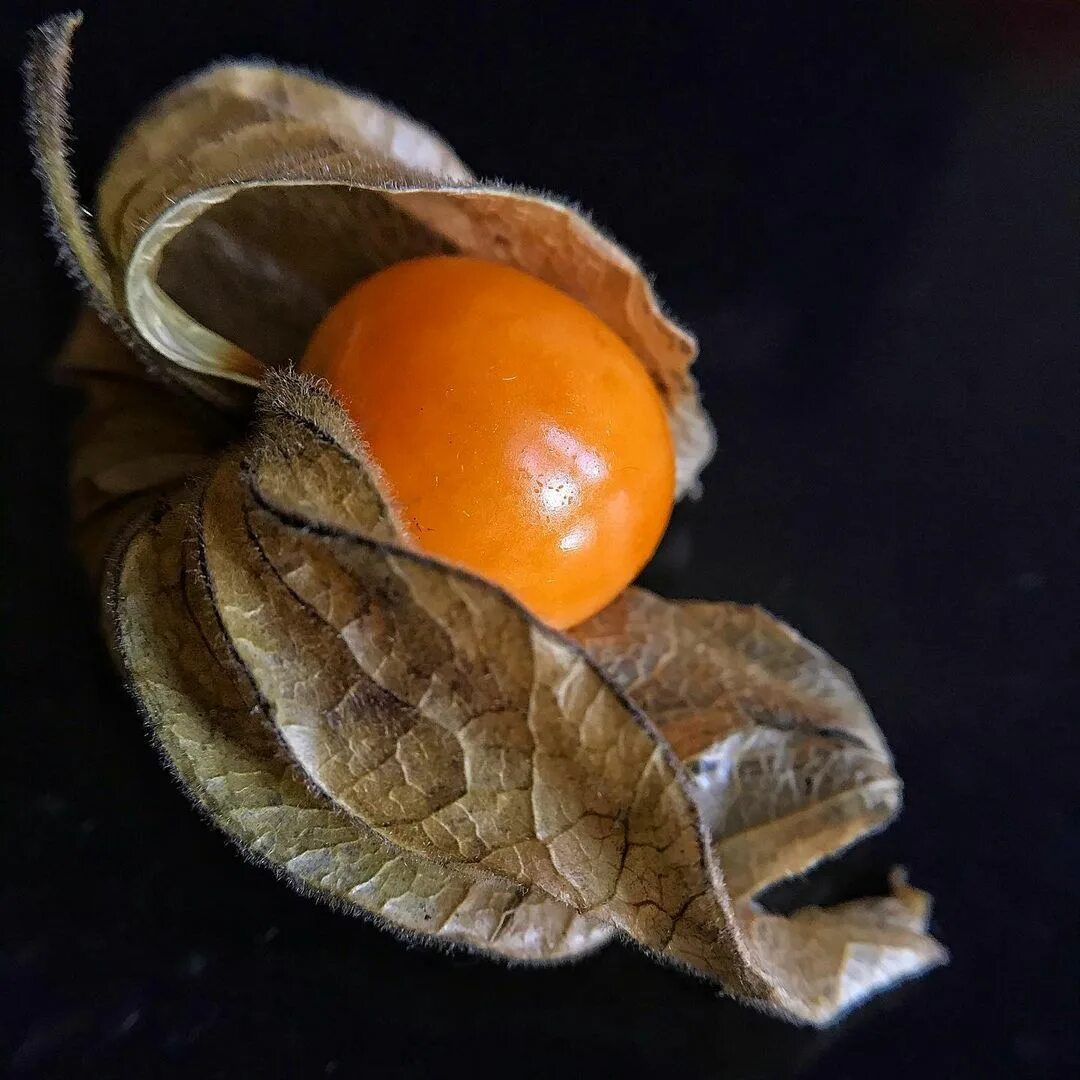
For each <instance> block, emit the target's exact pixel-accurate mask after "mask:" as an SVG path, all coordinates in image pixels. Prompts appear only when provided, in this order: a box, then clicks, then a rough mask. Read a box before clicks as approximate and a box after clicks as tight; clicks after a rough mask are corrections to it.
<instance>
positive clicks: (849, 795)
mask: <svg viewBox="0 0 1080 1080" xmlns="http://www.w3.org/2000/svg"><path fill="white" fill-rule="evenodd" d="M73 28H74V23H73V22H72V21H70V20H69V21H63V20H60V21H56V22H54V23H51V24H48V25H47V26H46V27H44V28H42V30H41V31H40V32H39V38H38V47H37V50H36V52H35V55H34V58H33V59H32V60H31V62H30V64H29V66H28V71H29V73H30V93H31V95H32V97H33V98H34V99H35V101H36V102H37V104H36V105H35V109H36V112H35V116H36V123H35V128H34V130H35V133H36V138H37V151H38V154H39V157H40V160H41V165H40V171H41V174H42V177H43V180H44V182H45V186H46V190H47V192H48V193H49V196H50V200H51V204H52V205H53V206H54V207H55V208H56V209H55V217H56V220H57V223H58V226H57V227H58V228H59V229H60V230H61V231H62V232H63V233H64V235H65V237H66V242H67V243H68V245H69V246H70V249H71V251H72V253H73V259H74V260H75V262H76V263H77V264H78V265H79V266H80V267H81V268H82V273H83V274H84V275H85V277H86V279H87V281H88V282H89V288H90V295H91V299H92V300H93V302H94V304H95V306H96V307H97V308H98V310H99V313H103V314H104V315H105V317H106V318H107V319H108V321H110V322H111V324H112V325H113V327H114V331H115V332H113V331H108V330H106V329H105V328H104V327H102V326H101V325H100V322H99V321H98V319H97V318H95V317H94V316H91V315H85V316H84V317H83V319H82V320H81V322H80V324H79V326H78V327H77V328H76V330H75V332H74V334H73V336H72V338H71V340H70V341H69V343H68V346H67V347H66V349H65V354H64V364H63V366H64V370H65V371H66V372H68V373H69V374H70V375H71V376H72V377H73V378H75V379H77V380H78V381H79V382H80V383H81V384H83V385H85V386H86V387H87V388H88V391H89V395H90V407H89V409H88V413H87V416H86V418H85V419H84V422H83V424H82V425H81V427H80V429H79V431H78V432H77V437H76V451H75V458H74V463H73V497H74V505H75V514H76V525H77V537H78V540H79V545H80V549H81V551H82V554H83V556H84V558H85V560H86V562H87V564H88V566H89V567H90V569H91V572H92V573H93V574H94V575H95V577H96V578H98V579H99V580H100V581H101V582H102V588H103V596H104V598H105V606H104V610H105V614H106V621H107V624H108V627H109V629H110V635H111V639H112V642H113V645H114V648H115V652H116V656H117V660H118V662H119V664H120V666H121V669H122V670H123V671H124V673H125V675H126V677H127V679H128V681H129V683H130V685H131V687H132V690H133V692H134V694H135V697H136V699H137V700H138V702H139V704H140V707H141V709H142V711H143V714H144V716H145V719H146V722H147V724H148V726H149V728H150V730H151V732H152V734H153V737H154V739H155V741H156V743H157V745H158V746H159V747H160V749H161V751H162V753H163V754H164V756H165V758H166V760H167V761H168V762H169V764H170V765H171V767H172V768H173V770H174V772H175V773H176V775H177V776H178V777H179V779H180V780H181V782H182V783H183V785H184V787H185V788H186V789H187V790H188V791H189V792H190V793H191V795H192V797H193V798H194V799H195V800H196V802H197V803H198V804H199V805H200V806H201V807H202V808H203V809H204V810H205V811H206V812H207V814H208V815H209V816H210V817H211V818H212V819H213V820H214V821H215V822H216V823H217V824H218V825H219V826H220V827H221V828H222V829H223V830H224V831H225V832H226V833H227V834H229V835H230V836H231V837H232V838H233V839H234V840H235V841H236V842H237V843H238V844H239V845H240V846H241V847H242V848H243V849H244V850H245V851H247V852H249V853H250V854H252V855H253V856H255V857H258V858H260V859H262V860H264V861H265V862H267V863H268V864H270V865H271V866H272V867H274V868H275V869H276V870H277V871H278V872H279V873H280V874H282V876H283V877H285V879H286V880H288V881H289V882H291V883H292V884H294V885H296V886H297V887H299V888H302V889H304V890H306V891H309V892H313V893H316V894H318V895H321V896H324V897H326V898H329V899H331V900H333V901H335V902H337V903H339V904H340V905H342V906H344V907H347V908H349V909H350V910H357V911H362V912H366V913H368V914H370V915H373V916H375V917H376V918H378V919H380V920H382V921H383V922H385V923H386V924H388V925H389V926H391V927H394V928H396V929H398V930H399V931H401V932H403V933H406V934H409V935H415V936H418V937H422V938H427V939H431V940H434V941H442V942H447V943H453V944H459V945H464V946H466V947H469V948H473V949H477V950H480V951H483V952H485V953H488V954H491V955H495V956H499V957H502V958H504V959H508V960H513V961H522V962H546V961H556V960H562V959H566V958H571V957H574V956H578V955H581V954H582V953H585V952H587V951H589V950H590V949H593V948H596V947H597V946H599V945H600V944H602V943H603V942H604V941H606V940H608V938H610V937H611V936H612V935H613V934H620V935H622V936H623V937H625V938H628V939H632V940H634V941H636V942H637V943H638V944H640V945H641V946H642V947H643V948H645V949H647V950H648V951H649V952H651V953H652V954H654V955H656V956H657V957H658V958H660V959H662V960H665V961H668V962H671V963H675V964H678V965H681V966H683V967H687V968H689V969H691V970H693V971H695V972H697V973H699V974H701V975H704V976H706V977H708V978H710V979H712V980H714V981H716V982H717V983H718V984H719V985H721V986H722V987H723V988H724V989H725V990H726V991H728V992H729V993H732V994H734V995H736V996H738V997H740V998H742V999H744V1000H746V1001H748V1002H751V1003H753V1004H756V1005H758V1006H759V1007H762V1008H765V1009H769V1010H771V1011H774V1012H776V1013H778V1014H780V1015H783V1016H785V1017H787V1018H789V1019H792V1020H797V1021H802V1022H810V1023H817V1024H824V1023H828V1022H830V1021H832V1020H833V1019H835V1018H836V1017H837V1016H838V1015H840V1014H841V1013H842V1012H843V1011H844V1010H845V1009H847V1008H849V1007H851V1006H852V1005H854V1004H856V1003H857V1002H858V1001H860V1000H861V999H862V998H864V997H865V996H866V995H868V994H870V993H873V992H875V991H877V990H880V989H882V988H884V987H886V986H888V985H891V984H892V983H893V982H895V981H896V980H897V979H899V978H903V977H906V976H909V975H913V974H915V973H917V972H920V971H922V970H925V969H926V968H928V967H931V966H933V965H935V964H937V963H940V962H942V961H943V960H944V958H945V954H944V951H943V950H942V948H941V946H940V945H938V943H937V942H936V941H934V940H933V938H931V937H930V936H929V935H928V934H927V933H926V924H927V919H928V915H929V902H928V898H927V897H926V895H925V894H924V893H921V892H919V891H918V890H915V889H912V888H911V887H910V886H908V885H907V884H906V881H905V880H904V879H903V877H902V875H899V874H896V875H894V877H893V880H892V881H891V884H890V889H891V891H890V895H888V896H886V897H877V898H870V899H866V900H860V901H854V902H852V903H849V904H844V905H839V906H836V907H832V908H824V909H823V908H807V909H804V910H802V911H798V912H796V913H795V914H794V915H791V916H789V917H781V916H778V915H773V914H769V913H767V912H766V911H764V910H763V909H762V908H761V907H760V906H759V905H758V904H757V903H756V902H755V896H757V895H758V894H759V893H760V892H761V890H762V889H764V888H765V887H766V886H768V885H769V884H771V883H773V882H775V881H778V880H780V879H782V878H784V877H788V876H791V875H794V874H799V873H802V872H803V871H805V870H806V869H808V868H809V867H811V866H812V865H814V864H815V863H817V862H818V861H820V860H821V859H823V858H825V857H826V856H828V855H831V854H833V853H835V852H837V851H839V850H840V849H842V848H843V847H845V846H846V845H848V844H850V843H852V842H853V841H855V840H856V839H858V838H859V837H861V836H864V835H866V834H867V833H869V832H871V831H873V830H875V829H879V828H881V827H882V826H883V825H884V824H886V823H887V822H888V820H890V818H891V817H892V816H893V815H894V814H895V813H896V812H897V810H898V808H899V805H900V782H899V779H898V778H897V776H896V774H895V771H894V769H893V765H892V761H891V758H890V756H889V753H888V750H887V748H886V745H885V742H884V740H883V738H882V736H881V733H880V731H879V730H878V728H877V727H876V725H875V724H874V722H873V719H872V718H871V716H870V713H869V710H868V709H867V707H866V704H865V702H864V701H863V700H862V698H861V697H860V695H859V693H858V691H857V689H856V688H855V686H854V683H853V682H852V680H851V678H850V676H849V675H848V674H847V673H846V672H845V671H844V670H843V669H842V668H840V667H839V666H837V665H836V664H835V663H834V662H833V661H831V660H830V659H829V658H828V657H827V656H826V655H825V654H824V653H822V652H821V651H820V650H818V649H816V648H815V647H814V646H812V645H810V644H809V643H808V642H805V641H804V640H803V639H802V638H800V637H799V636H798V635H797V634H796V633H795V632H794V631H792V630H791V629H789V628H788V627H786V626H784V625H783V624H782V623H780V622H778V621H777V620H775V619H773V618H772V617H771V616H769V615H768V614H766V613H765V612H763V611H760V610H758V609H754V608H746V607H741V606H738V605H732V604H723V603H719V604H709V603H693V604H688V603H672V602H670V601H666V600H663V599H662V598H660V597H657V596H654V595H652V594H649V593H646V592H643V591H641V590H636V589H632V590H628V591H627V592H626V593H625V594H624V595H623V596H622V597H620V598H619V599H618V600H617V601H616V602H615V603H614V604H613V605H611V607H609V608H608V609H607V610H605V611H604V612H601V613H600V614H599V615H598V616H596V617H595V618H594V619H592V620H589V621H588V622H587V623H585V624H583V625H581V626H579V627H577V628H575V629H574V631H573V632H572V634H571V635H561V634H558V633H556V632H554V631H552V630H550V629H548V628H546V627H544V626H542V625H541V624H539V623H537V622H536V621H535V620H534V619H533V618H532V617H531V616H530V615H529V614H528V613H527V612H525V611H523V610H522V609H521V608H520V607H519V606H518V605H517V604H516V603H515V602H514V601H513V600H511V599H510V598H509V597H507V596H506V595H505V594H503V593H502V592H501V591H500V590H498V589H497V588H496V587H494V586H492V585H491V584H489V583H487V582H484V581H482V580H480V579H478V578H475V577H472V576H470V575H468V574H465V573H463V572H461V571H460V570H456V569H453V568H451V567H448V566H446V565H443V564H440V563H438V562H437V561H433V560H431V559H428V558H425V557H422V556H420V555H418V554H417V553H415V552H413V551H410V550H408V549H407V548H406V547H404V546H403V543H402V540H401V534H400V532H399V530H398V528H397V524H396V520H395V515H394V510H393V507H392V506H391V505H390V504H389V503H388V501H387V499H386V498H385V497H384V495H383V491H382V486H381V482H380V478H379V476H378V473H377V471H376V470H375V468H374V467H373V466H372V464H371V463H370V462H369V461H368V460H367V458H366V456H365V452H364V448H363V444H362V440H361V438H360V434H359V433H357V432H356V431H355V430H354V428H353V427H352V425H351V423H350V421H349V420H348V418H347V417H346V416H345V414H344V413H343V412H342V411H341V409H340V408H339V407H338V406H337V404H336V403H335V402H334V400H333V399H332V398H331V397H329V396H328V395H327V394H326V393H325V392H324V390H323V389H321V388H320V387H319V386H318V385H317V384H314V383H312V382H311V381H309V380H306V379H303V378H300V377H298V376H296V375H295V374H293V373H291V372H290V370H289V362H290V360H291V359H293V358H294V357H295V356H296V353H297V350H298V349H299V348H300V347H302V344H303V342H304V341H305V340H306V336H307V334H309V333H310V330H311V328H312V327H313V325H314V323H315V321H317V320H318V318H319V317H320V315H321V313H322V312H323V311H325V310H326V307H327V306H328V305H329V304H331V303H332V302H333V301H334V299H336V297H337V296H338V295H340V293H341V291H343V290H344V289H345V288H346V287H348V285H350V284H352V283H353V282H354V281H355V280H356V279H357V278H358V277H362V276H363V275H364V274H366V273H370V272H371V271H372V270H374V269H376V268H377V267H379V266H381V265H385V264H386V263H388V262H392V261H394V260H397V259H400V258H405V257H408V256H410V255H413V254H418V253H421V252H424V251H444V250H453V251H467V252H469V253H473V254H479V255H483V256H484V257H487V258H497V259H502V260H505V261H509V262H512V263H513V264H514V265H517V266H520V267H522V268H523V269H526V270H528V271H529V272H531V273H534V274H536V275H538V276H540V277H543V278H545V279H546V280H549V281H551V282H553V283H554V284H557V285H559V286H560V287H561V288H564V289H565V290H566V291H568V292H570V293H571V294H572V295H575V296H577V297H578V298H579V299H581V300H582V301H583V302H585V303H587V304H588V305H589V306H590V307H592V308H593V310H594V311H596V312H597V313H598V314H600V315H601V316H602V317H603V318H605V320H606V321H607V322H608V323H609V325H611V326H612V327H613V328H614V329H616V331H617V332H619V333H620V334H621V335H622V336H623V337H624V338H625V339H626V340H627V341H628V342H629V343H630V344H631V345H632V346H633V347H634V349H635V351H636V352H637V354H638V355H639V356H640V357H641V359H642V362H643V363H644V364H645V365H646V366H647V367H648V369H649V371H650V373H651V374H652V376H653V378H654V379H655V381H656V382H657V385H658V386H659V387H660V388H661V391H662V392H663V394H664V395H665V400H666V401H667V403H668V406H669V412H670V415H671V417H672V426H673V432H674V433H675V436H676V442H677V445H678V447H679V455H680V482H681V485H682V487H683V489H689V488H691V487H693V485H694V484H695V483H696V476H697V471H698V469H699V468H700V465H701V464H702V462H703V461H704V460H705V459H706V458H707V456H708V453H709V451H710V449H711V429H710V428H709V427H708V424H707V421H705V420H704V419H703V416H702V414H701V412H700V408H699V406H698V404H697V397H696V391H695V390H694V388H693V383H692V381H691V379H690V376H689V371H688V367H689V363H690V360H691V359H692V356H693V351H694V347H693V342H692V339H690V338H689V337H688V336H687V335H685V334H684V333H683V332H682V331H680V330H678V329H677V328H676V327H675V326H674V325H673V324H672V323H670V322H669V321H668V320H667V319H666V318H665V317H664V316H663V315H662V314H661V313H660V311H659V308H658V305H657V303H656V300H655V298H654V296H653V294H652V291H651V289H650V287H649V286H648V284H647V282H646V280H645V279H644V277H643V276H642V275H641V272H640V270H639V269H638V268H637V267H636V266H635V265H634V264H633V262H632V261H631V260H629V258H628V257H627V256H626V255H625V254H623V253H622V252H621V251H620V250H619V249H618V248H616V247H615V246H614V245H613V244H612V243H611V242H610V241H608V240H606V239H604V238H603V237H602V236H600V234H599V233H597V232H596V231H595V230H594V229H593V228H592V227H591V226H590V225H588V223H587V222H586V221H585V220H584V219H583V218H582V217H581V216H580V215H578V214H577V213H576V212H574V211H573V210H571V209H569V208H567V207H566V206H564V205H562V204H560V203H557V202H556V201H554V200H551V199H547V198H544V197H540V196H536V195H531V194H528V193H524V192H519V191H512V190H509V189H505V188H500V187H492V186H483V185H478V184H474V183H473V182H472V180H471V177H470V176H469V174H468V172H467V170H465V168H464V166H462V165H461V163H460V162H459V161H458V160H457V158H456V157H455V156H454V155H453V153H452V151H450V150H449V148H447V147H446V146H445V145H444V144H443V143H441V142H440V141H439V140H438V139H437V138H436V137H435V136H433V135H431V134H430V133H429V132H427V131H425V130H424V129H423V128H421V127H420V126H419V125H416V124H414V123H413V122H412V121H409V120H407V119H405V118H403V117H401V116H399V115H398V114H396V113H394V112H393V111H392V110H389V109H387V108H385V107H384V106H381V105H379V104H378V103H375V102H373V101H371V100H370V99H366V98H361V97H358V96H356V95H351V94H348V93H346V92H345V91H342V90H340V89H338V88H336V87H332V86H330V85H329V84H326V83H323V82H320V81H318V80H313V79H311V78H310V77H308V76H304V75H300V74H297V73H292V72H285V71H281V70H279V69H276V68H271V67H268V66H252V65H232V66H228V67H222V68H215V69H211V70H210V71H208V72H206V73H204V74H203V75H201V76H197V77H196V78H195V79H193V80H192V81H190V82H188V83H186V84H184V85H183V86H182V87H180V88H179V89H177V90H175V91H173V92H172V93H170V94H168V95H166V96H165V97H164V98H163V99H162V100H161V101H160V102H159V103H158V104H157V105H156V106H155V107H154V108H153V109H152V110H151V111H150V112H149V113H148V114H146V115H145V116H144V117H143V118H142V119H141V120H140V121H139V122H138V123H137V124H136V125H135V126H134V127H133V128H132V130H131V131H130V132H129V133H128V135H127V136H126V137H125V139H124V140H123V142H122V144H121V146H120V149H119V150H118V151H117V154H116V156H115V157H114V159H113V162H112V164H111V165H110V167H109V169H108V170H107V172H106V175H105V177H104V179H103V181H102V184H101V188H100V190H99V198H98V210H97V218H96V228H97V236H95V234H94V231H93V229H92V227H91V225H90V224H89V222H88V219H87V218H86V216H85V214H84V213H83V212H82V211H81V209H80V208H79V203H78V199H77V198H76V196H75V194H74V189H73V186H72V182H71V175H70V170H69V169H68V168H67V165H66V162H65V159H64V142H63V134H64V131H65V129H66V110H65V108H64V106H63V101H62V99H63V91H64V90H65V88H66V83H65V80H66V61H67V58H68V56H69V55H70V37H71V33H72V30H73ZM316 255H317V256H319V257H315V256H316ZM256 394H257V397H256V401H255V409H254V412H253V411H252V398H253V396H255V395H256Z"/></svg>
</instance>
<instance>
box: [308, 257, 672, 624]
mask: <svg viewBox="0 0 1080 1080" xmlns="http://www.w3.org/2000/svg"><path fill="white" fill-rule="evenodd" d="M301 366H302V368H303V369H304V370H306V371H309V372H311V373H313V374H316V375H320V376H322V377H323V378H325V379H326V380H327V381H328V382H329V383H330V386H331V388H332V389H333V391H334V393H335V395H336V396H337V397H338V398H339V400H340V401H341V402H342V404H343V405H344V407H345V408H346V410H347V411H348V412H349V414H350V415H351V416H352V418H353V420H354V421H355V422H356V424H357V426H358V427H359V429H360V432H361V434H362V436H363V437H364V439H365V441H366V442H367V444H368V446H369V448H370V450H371V454H372V457H373V458H374V460H375V462H376V464H377V465H378V466H379V467H380V468H381V469H382V472H383V475H384V478H385V480H386V481H387V483H388V485H389V488H390V494H391V496H392V498H393V500H394V502H395V504H396V506H397V508H398V511H399V514H400V517H401V519H402V521H403V523H404V527H405V529H406V530H407V532H408V538H409V540H410V541H411V542H412V543H413V544H414V545H415V546H416V547H417V548H419V549H420V550H421V551H425V552H428V553H429V554H432V555H435V556H437V557H439V558H441V559H443V560H445V561H448V562H452V563H456V564H458V565H460V566H463V567H465V568H467V569H469V570H471V571H473V572H474V573H477V574H479V575H481V576H482V577H485V578H487V579H489V580H491V581H494V582H496V583H497V584H499V585H501V586H502V587H503V588H505V589H506V590H507V591H508V592H510V593H511V594H513V595H514V596H516V597H517V598H518V599H519V600H520V601H521V602H522V603H523V604H525V606H526V607H528V608H529V609H530V610H531V611H533V612H534V613H535V614H536V615H537V616H538V617H539V618H541V619H543V620H544V621H545V622H547V623H549V624H551V625H553V626H556V627H559V628H565V627H569V626H573V625H574V624H576V623H578V622H580V621H582V620H583V619H585V618H588V617H589V616H590V615H593V614H595V613H596V612H597V611H599V610H600V609H601V608H602V607H604V605H605V604H607V603H608V602H609V601H611V600H613V599H614V598H615V597H616V596H617V595H618V594H619V593H620V592H621V591H622V590H623V589H624V588H625V587H626V586H627V585H628V584H629V583H630V582H631V581H632V580H633V578H634V577H635V576H636V575H637V573H638V572H639V571H640V570H641V568H642V567H643V566H644V565H645V563H646V562H647V561H648V559H649V557H650V556H651V555H652V553H653V551H654V550H655V548H656V545H657V543H658V542H659V540H660V537H661V535H662V534H663V531H664V528H665V526H666V525H667V521H668V517H669V515H670V513H671V505H672V501H673V499H674V489H675V462H674V453H673V449H672V443H671V433H670V430H669V427H668V421H667V415H666V412H665V409H664V406H663V403H662V401H661V399H660V395H659V393H658V392H657V390H656V388H655V386H654V385H653V383H652V381H651V380H650V378H649V376H648V374H647V373H646V371H645V369H644V367H643V365H642V364H641V362H640V361H639V360H638V358H637V357H636V356H635V355H634V354H633V352H631V350H630V349H629V348H628V347H627V345H626V344H625V343H624V342H623V341H622V339H621V338H619V337H618V336H617V335H616V334H615V333H614V332H613V331H612V330H611V329H610V328H609V327H608V326H607V325H606V324H605V323H604V322H603V321H602V320H600V319H599V318H597V316H595V315H593V314H592V312H590V311H589V310H588V309H587V308H585V307H583V306H582V305H581V304H579V303H578V302H577V301H576V300H573V299H572V298H571V297H569V296H567V295H566V294H565V293H562V292H560V291H559V290H558V289H555V288H553V287H551V286H550V285H547V284H545V283H544V282H542V281H539V280H538V279H536V278H533V277H531V276H529V275H528V274H525V273H522V272H521V271H519V270H515V269H513V268H511V267H507V266H502V265H499V264H496V263H489V262H484V261H482V260H480V259H473V258H466V257H462V256H433V257H430V258H423V259H414V260H411V261H408V262H403V263H398V264H396V265H394V266H391V267H390V268H388V269H386V270H383V271H381V272H380V273H378V274H375V275H374V276H373V277H370V278H367V279H366V280H365V281H362V282H361V283H360V284H359V285H357V286H355V287H354V288H353V289H352V290H350V291H349V292H348V293H347V294H346V295H345V296H344V297H343V298H342V299H341V300H340V301H339V302H338V303H337V304H336V305H335V306H334V308H333V309H332V310H331V311H330V313H329V314H328V315H327V317H326V318H325V320H324V321H323V323H322V324H321V325H320V326H319V328H318V330H317V331H316V332H315V335H314V337H313V338H312V340H311V343H310V345H309V346H308V350H307V353H306V354H305V356H304V359H303V363H302V365H301Z"/></svg>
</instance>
